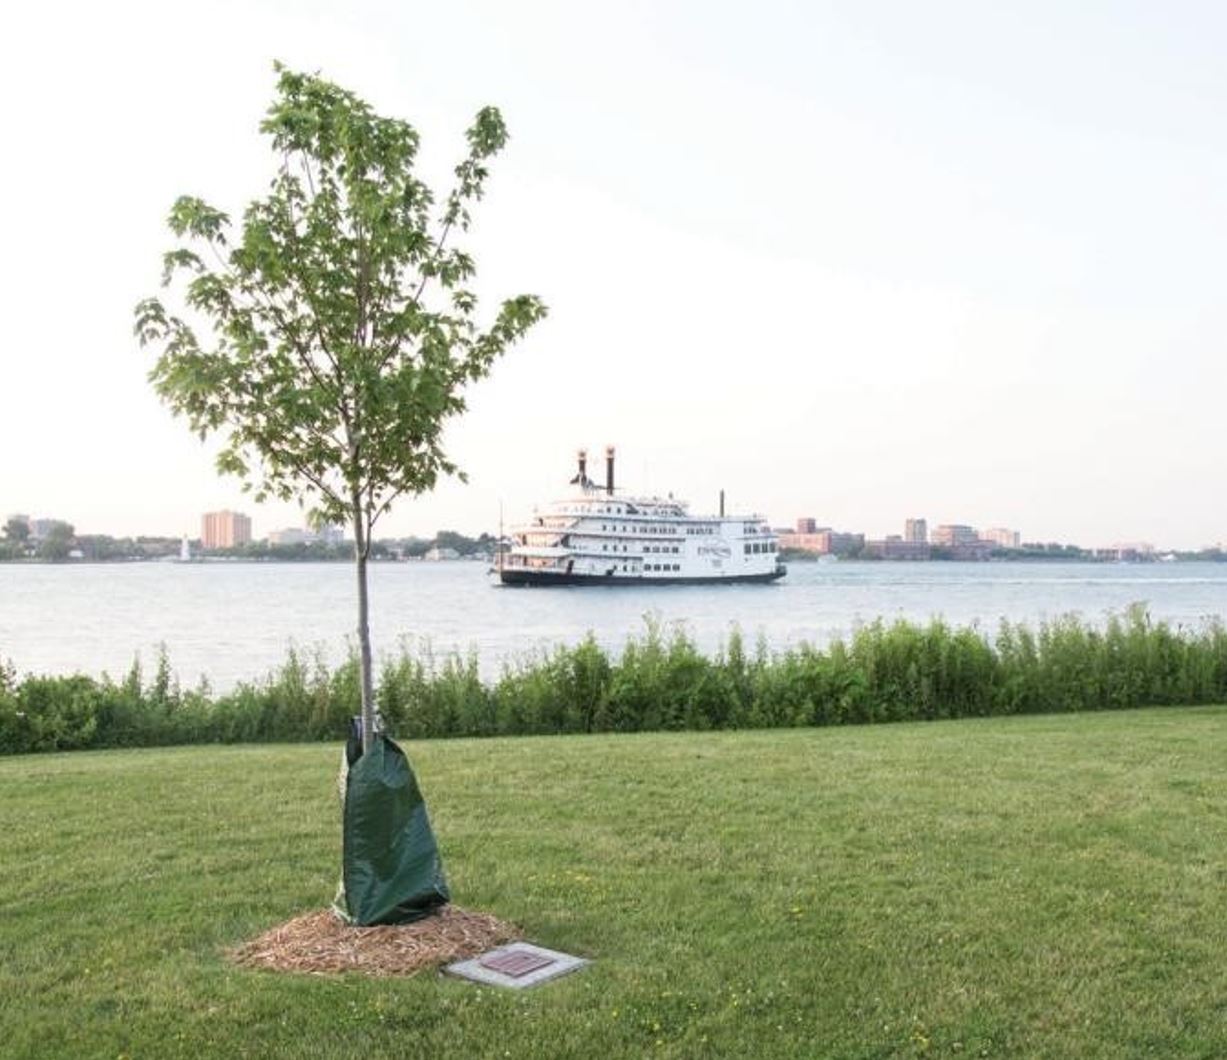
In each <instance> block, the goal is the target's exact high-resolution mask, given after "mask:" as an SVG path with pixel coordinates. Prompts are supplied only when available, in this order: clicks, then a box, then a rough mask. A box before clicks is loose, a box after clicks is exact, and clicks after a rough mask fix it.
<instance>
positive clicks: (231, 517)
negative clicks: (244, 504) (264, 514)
mask: <svg viewBox="0 0 1227 1060" xmlns="http://www.w3.org/2000/svg"><path fill="white" fill-rule="evenodd" d="M250 540H251V519H249V518H248V517H247V516H246V515H244V514H243V513H242V512H232V511H228V510H227V511H220V512H205V514H204V515H203V516H202V517H201V520H200V543H201V545H202V546H204V547H205V548H234V546H235V545H245V544H247V543H248V542H249V541H250Z"/></svg>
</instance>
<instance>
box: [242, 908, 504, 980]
mask: <svg viewBox="0 0 1227 1060" xmlns="http://www.w3.org/2000/svg"><path fill="white" fill-rule="evenodd" d="M519 935H520V932H519V931H518V929H516V928H515V927H514V926H513V925H511V924H508V923H506V922H505V921H502V920H499V919H498V918H496V917H492V916H489V915H488V914H486V913H471V912H469V911H467V910H465V909H460V908H458V907H457V906H454V905H445V906H442V907H441V908H440V909H439V910H438V912H435V913H432V914H431V915H430V916H427V917H423V918H422V919H421V920H415V921H414V922H413V923H412V924H386V925H380V926H378V927H352V926H351V925H349V924H346V923H345V922H344V921H342V920H341V919H340V918H339V917H338V916H337V915H336V914H335V913H333V912H332V911H331V910H330V909H320V910H318V911H317V912H314V913H305V914H304V915H302V916H296V917H295V918H294V919H293V920H287V921H286V922H285V923H284V924H282V925H281V926H280V927H275V928H273V929H272V930H271V931H266V932H265V933H264V934H263V935H261V936H260V937H259V938H255V939H252V940H251V941H250V942H245V943H243V945H241V946H239V947H237V948H236V949H234V950H231V951H230V957H231V959H232V960H233V961H235V963H237V964H241V965H244V966H245V967H248V968H269V969H273V970H274V971H279V972H306V973H309V974H313V975H334V974H337V973H340V972H357V973H358V974H360V975H372V976H390V975H413V973H414V972H420V971H421V970H422V969H423V968H434V967H436V966H438V965H441V964H450V963H451V962H452V961H463V960H465V959H467V958H469V957H476V956H477V955H478V954H480V953H485V952H486V950H488V949H491V948H492V947H494V946H498V945H501V944H502V943H504V942H509V941H511V940H512V939H515V938H518V937H519Z"/></svg>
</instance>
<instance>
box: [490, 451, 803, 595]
mask: <svg viewBox="0 0 1227 1060" xmlns="http://www.w3.org/2000/svg"><path fill="white" fill-rule="evenodd" d="M571 486H572V490H571V493H570V495H568V496H566V497H564V498H563V499H561V500H558V501H555V502H554V503H553V504H550V505H549V506H548V507H547V508H546V509H545V510H544V511H541V512H538V513H537V514H536V515H535V516H534V517H533V519H532V521H531V522H529V523H528V524H527V525H525V526H520V527H517V528H515V530H513V531H512V534H511V538H510V541H509V542H508V543H507V544H506V547H504V548H502V549H500V551H499V554H498V560H497V565H496V570H497V572H498V576H499V580H500V581H501V582H502V583H503V584H504V585H645V584H646V585H697V584H704V585H706V584H710V583H720V582H771V581H775V580H776V579H777V578H781V577H783V575H784V573H785V568H784V566H783V564H781V563H780V562H779V559H778V556H777V544H776V536H775V534H774V533H773V532H772V530H771V528H770V527H769V526H768V525H767V523H766V521H765V520H764V519H763V518H762V516H759V515H725V514H724V495H723V493H721V497H720V512H719V514H718V515H691V514H690V512H689V510H688V508H687V505H686V503H685V502H684V501H680V500H676V499H674V498H673V497H672V496H669V497H644V496H631V495H630V494H627V493H624V492H622V491H620V490H615V488H614V450H613V447H612V446H610V447H608V448H607V449H606V450H605V483H604V484H603V485H600V484H598V483H596V482H594V481H593V480H592V479H590V478H589V477H588V460H587V453H586V451H585V450H583V449H581V450H580V451H579V468H578V471H577V473H576V475H575V477H574V478H573V479H571Z"/></svg>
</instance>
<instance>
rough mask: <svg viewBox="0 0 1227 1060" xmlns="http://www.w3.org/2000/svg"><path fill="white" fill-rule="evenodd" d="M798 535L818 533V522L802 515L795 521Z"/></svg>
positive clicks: (809, 516)
mask: <svg viewBox="0 0 1227 1060" xmlns="http://www.w3.org/2000/svg"><path fill="white" fill-rule="evenodd" d="M797 533H798V534H816V533H818V520H817V519H815V518H814V517H813V516H812V515H803V516H801V518H800V519H798V520H797Z"/></svg>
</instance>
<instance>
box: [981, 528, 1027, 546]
mask: <svg viewBox="0 0 1227 1060" xmlns="http://www.w3.org/2000/svg"><path fill="white" fill-rule="evenodd" d="M980 536H981V538H982V539H983V540H985V541H987V542H988V543H989V544H991V545H993V546H994V547H995V548H1018V547H1019V546H1020V544H1021V542H1022V535H1021V534H1020V533H1019V532H1018V531H1017V530H1007V529H1005V527H1002V526H994V527H992V528H991V529H989V530H985V531H984V533H983V534H981V535H980Z"/></svg>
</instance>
